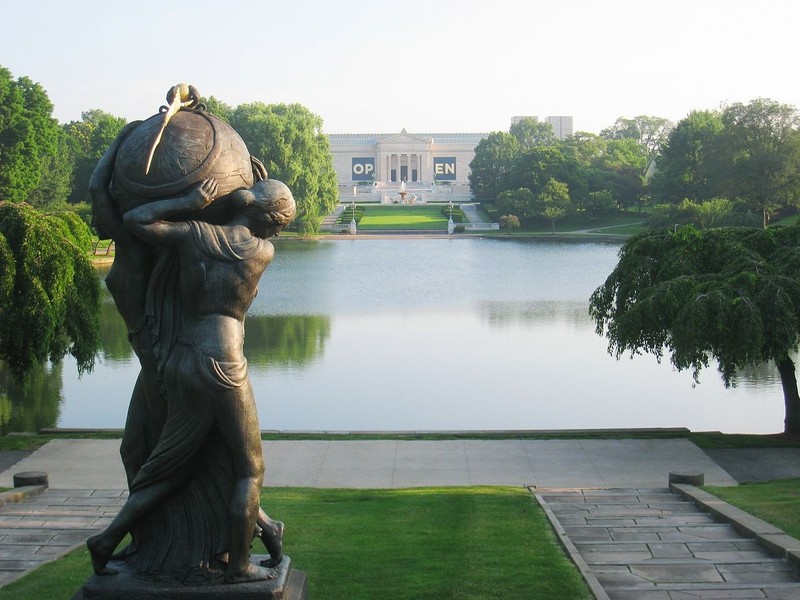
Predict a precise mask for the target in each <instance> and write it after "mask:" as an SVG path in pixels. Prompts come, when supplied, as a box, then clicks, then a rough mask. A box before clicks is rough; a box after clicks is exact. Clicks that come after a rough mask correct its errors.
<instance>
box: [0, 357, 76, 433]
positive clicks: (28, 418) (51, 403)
mask: <svg viewBox="0 0 800 600" xmlns="http://www.w3.org/2000/svg"><path fill="white" fill-rule="evenodd" d="M62 376H63V363H61V362H59V363H56V364H53V365H50V364H48V365H44V366H43V365H39V366H37V367H35V368H34V369H32V370H31V372H30V373H28V374H27V375H26V377H25V379H24V380H23V381H21V382H20V381H16V380H15V379H14V378H13V377H12V376H11V372H10V371H9V370H8V369H7V368H6V367H5V365H2V364H0V433H2V435H5V434H7V433H9V432H12V431H39V430H40V429H42V428H45V427H55V425H56V422H57V421H58V417H59V412H60V408H61V401H62V394H61V382H62Z"/></svg>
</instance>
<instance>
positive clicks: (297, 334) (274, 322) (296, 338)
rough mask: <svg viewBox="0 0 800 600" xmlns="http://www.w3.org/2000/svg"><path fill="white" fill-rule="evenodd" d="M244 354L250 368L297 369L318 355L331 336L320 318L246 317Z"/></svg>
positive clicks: (326, 321)
mask: <svg viewBox="0 0 800 600" xmlns="http://www.w3.org/2000/svg"><path fill="white" fill-rule="evenodd" d="M244 326H245V339H244V354H245V356H246V357H247V361H248V362H249V363H250V365H251V367H253V366H258V367H262V368H270V367H273V368H278V367H301V366H303V365H307V364H308V363H310V362H311V361H313V360H314V359H315V358H317V356H319V355H321V354H322V351H323V350H324V347H325V341H326V340H327V339H328V337H330V334H331V320H330V318H328V317H326V316H323V315H280V316H274V315H272V316H270V315H249V316H248V317H247V319H246V320H245V323H244Z"/></svg>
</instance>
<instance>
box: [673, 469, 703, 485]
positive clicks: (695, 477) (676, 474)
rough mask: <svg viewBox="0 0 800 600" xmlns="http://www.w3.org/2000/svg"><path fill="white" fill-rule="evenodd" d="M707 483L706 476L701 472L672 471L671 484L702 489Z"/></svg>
mask: <svg viewBox="0 0 800 600" xmlns="http://www.w3.org/2000/svg"><path fill="white" fill-rule="evenodd" d="M704 482H705V475H704V474H703V473H701V472H700V471H670V473H669V483H670V485H671V484H673V483H685V484H687V485H694V486H696V487H701V486H702V485H703V484H704Z"/></svg>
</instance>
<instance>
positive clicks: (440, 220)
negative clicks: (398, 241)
mask: <svg viewBox="0 0 800 600" xmlns="http://www.w3.org/2000/svg"><path fill="white" fill-rule="evenodd" d="M442 208H443V206H442V205H441V204H438V205H437V204H431V205H425V206H423V205H419V206H406V205H396V206H394V205H388V206H368V207H365V211H364V216H363V217H362V218H361V222H360V223H359V224H358V229H359V230H360V231H369V230H371V229H381V230H383V229H385V230H392V229H403V230H406V229H408V230H418V229H440V230H442V231H446V230H447V217H445V216H443V215H442Z"/></svg>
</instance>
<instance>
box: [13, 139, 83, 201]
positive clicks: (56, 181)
mask: <svg viewBox="0 0 800 600" xmlns="http://www.w3.org/2000/svg"><path fill="white" fill-rule="evenodd" d="M57 134H58V135H57V136H56V138H57V139H56V145H55V152H54V153H53V154H49V155H46V156H44V157H43V158H42V161H41V164H42V176H41V179H40V180H39V185H37V186H36V187H35V188H34V189H33V190H32V191H31V192H30V193H29V194H28V197H27V199H26V200H25V201H26V202H27V203H28V204H31V205H32V206H33V207H34V208H36V209H38V210H44V211H54V210H62V209H64V208H65V207H66V204H67V199H68V198H69V197H70V195H71V194H72V193H73V177H74V170H75V165H74V156H73V154H72V151H71V148H70V146H71V144H70V140H69V138H68V136H67V134H66V133H65V132H64V131H63V130H61V129H58V130H57Z"/></svg>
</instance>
